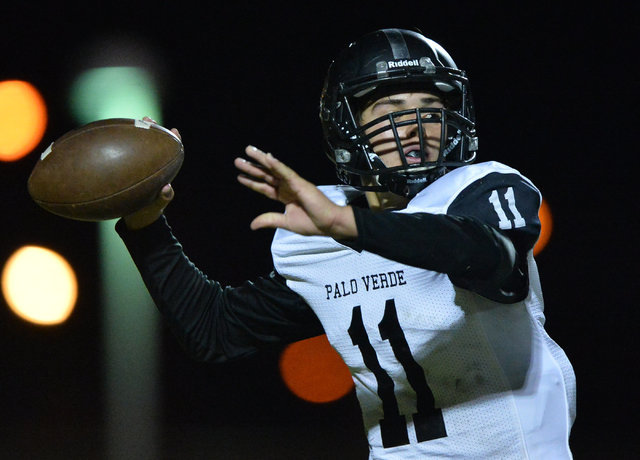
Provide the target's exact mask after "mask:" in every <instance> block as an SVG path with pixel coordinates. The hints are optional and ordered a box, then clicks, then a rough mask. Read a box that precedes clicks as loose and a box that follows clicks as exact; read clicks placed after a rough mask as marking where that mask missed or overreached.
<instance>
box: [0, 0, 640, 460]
mask: <svg viewBox="0 0 640 460" xmlns="http://www.w3.org/2000/svg"><path fill="white" fill-rule="evenodd" d="M61 3H62V2H60V3H58V2H56V4H55V5H53V4H52V5H50V6H42V5H40V4H39V3H38V2H22V3H21V4H20V5H21V6H15V5H14V6H7V5H5V6H3V7H2V8H1V9H0V13H1V15H0V26H1V28H0V38H1V41H0V51H1V52H2V53H1V55H0V56H1V59H2V60H1V61H0V62H1V63H0V80H2V79H23V80H27V81H29V82H31V83H33V84H34V85H35V86H36V87H37V88H39V89H40V91H41V92H42V94H43V96H44V97H45V99H46V101H47V103H48V110H49V124H48V128H47V131H46V133H45V137H44V139H43V141H42V144H41V146H39V147H38V148H37V149H36V151H37V152H39V151H41V150H43V149H44V148H45V147H46V145H48V144H49V143H50V142H51V141H52V140H54V139H55V138H57V137H59V136H60V135H61V134H63V133H64V132H66V131H68V130H70V129H72V128H74V127H75V126H76V124H75V122H74V121H73V120H72V119H71V117H70V115H69V108H68V106H67V101H66V96H67V91H68V89H69V84H70V81H71V80H72V78H73V76H74V72H75V70H74V69H75V67H74V66H75V65H76V64H75V63H77V62H80V61H82V58H83V57H84V55H83V53H84V52H85V50H86V46H87V45H90V44H93V43H97V42H101V41H102V40H105V39H113V38H114V37H118V38H120V39H127V38H131V39H135V40H136V42H137V43H139V44H141V45H140V46H142V47H143V48H145V49H147V50H152V52H153V53H154V54H155V55H156V56H158V60H157V62H156V64H157V68H158V69H159V71H160V72H161V74H162V75H163V81H162V83H163V85H162V90H161V91H162V98H163V101H164V102H163V117H164V124H165V125H167V126H169V127H174V126H175V127H178V128H179V129H180V131H181V133H182V136H183V139H184V143H185V150H186V155H187V157H186V161H185V164H184V167H183V169H182V172H181V174H180V175H179V176H178V178H177V179H176V180H175V181H174V187H175V189H176V191H177V197H176V199H175V200H174V203H173V204H172V205H171V207H170V209H169V210H168V211H167V214H168V217H169V219H170V221H171V223H172V226H173V228H174V231H175V233H176V234H177V235H178V236H179V238H180V239H181V241H182V243H183V244H184V246H185V250H186V252H187V253H188V255H189V256H190V257H191V259H192V260H193V261H194V262H195V263H196V264H197V265H198V266H200V268H202V269H203V270H204V271H205V272H207V273H209V274H210V276H211V277H213V278H215V279H218V280H220V281H221V282H223V283H225V284H226V283H228V284H236V283H239V282H241V281H243V280H245V279H250V278H253V277H255V276H257V275H262V274H265V273H267V272H268V270H269V269H270V264H271V261H270V256H269V252H268V245H269V242H270V238H271V235H272V234H271V232H268V231H262V232H257V233H254V232H251V231H250V230H249V228H248V224H249V222H250V220H251V219H252V218H253V217H254V216H255V215H257V214H258V213H259V212H262V211H264V210H265V209H270V208H277V205H275V204H272V203H270V202H268V201H267V200H266V199H263V198H261V197H259V196H256V195H254V194H252V193H251V192H248V191H245V190H244V189H243V188H241V186H240V185H238V184H236V182H235V172H234V169H233V165H232V160H233V158H234V157H235V156H237V155H239V154H241V153H242V149H243V147H244V146H245V145H246V144H248V143H252V144H254V145H257V146H260V147H262V148H264V149H265V150H269V151H272V152H274V153H277V154H278V155H279V156H280V157H281V158H282V159H283V160H285V161H286V162H287V163H289V164H290V165H291V166H292V167H294V168H295V169H297V170H299V171H301V172H303V173H304V175H305V176H306V177H307V178H308V179H310V180H312V181H314V182H316V183H327V182H333V181H334V174H333V172H332V170H331V167H330V165H329V163H328V162H327V161H326V159H325V158H324V156H323V153H322V151H321V142H320V140H321V137H320V136H321V134H320V128H319V123H318V120H317V102H318V95H319V91H320V87H321V85H322V80H323V78H324V73H325V71H326V68H327V66H328V64H329V62H330V60H331V58H332V56H333V55H334V54H335V53H336V52H337V51H338V50H339V49H340V48H341V47H342V46H343V45H345V44H346V43H348V42H349V41H351V40H353V39H355V38H357V37H358V36H360V35H361V34H363V33H365V32H368V31H370V30H373V29H377V28H381V27H407V28H419V29H420V30H421V31H422V32H424V33H425V35H427V36H429V37H430V38H433V39H435V40H436V41H438V42H440V43H441V44H442V45H443V46H444V47H445V48H446V49H447V50H448V51H449V52H450V53H451V54H452V55H453V57H454V59H455V60H456V62H457V64H458V66H459V67H461V68H464V69H465V70H467V72H468V74H469V76H470V78H471V83H472V90H473V94H474V99H475V103H476V106H477V118H478V130H479V134H480V146H481V150H480V155H481V159H482V160H488V159H495V160H498V161H502V162H505V163H507V164H509V165H511V166H513V167H515V168H516V169H519V170H520V171H522V172H523V173H524V174H525V175H527V176H528V177H529V178H531V179H532V180H533V181H534V182H535V183H536V184H537V185H538V187H539V188H540V189H541V191H542V194H543V196H544V197H545V198H546V199H547V201H548V203H549V205H550V207H551V210H552V212H553V215H554V233H553V235H552V239H551V241H550V243H549V245H548V246H547V248H546V249H545V250H544V251H543V252H542V253H541V254H540V255H539V257H538V264H539V268H540V271H541V278H542V283H543V290H544V293H545V300H546V315H547V330H548V331H549V332H550V334H551V335H552V337H553V338H554V339H555V340H556V341H557V342H558V343H559V344H560V345H561V346H562V347H563V348H564V350H565V351H566V353H567V354H568V356H569V358H570V359H571V360H572V363H573V365H574V367H575V371H576V374H577V379H578V418H577V421H576V424H575V425H574V428H573V432H572V437H571V444H572V448H573V451H574V455H575V457H576V458H594V459H599V458H635V457H636V455H637V452H638V451H640V448H639V447H638V444H639V443H638V441H637V431H638V423H637V410H638V404H637V401H638V398H637V395H636V392H635V390H636V388H635V385H634V383H633V382H634V377H633V376H634V375H636V374H637V371H636V369H635V368H636V367H637V364H636V363H637V351H638V349H637V332H636V331H637V327H638V314H637V305H636V304H637V301H636V300H635V297H634V296H635V294H636V291H637V290H638V287H637V283H636V278H637V272H638V271H637V268H636V267H637V266H636V265H635V263H636V260H637V258H638V251H637V244H636V243H635V242H634V240H633V239H632V238H633V237H634V235H635V236H637V215H638V208H637V204H636V199H637V192H636V189H635V188H634V187H632V184H631V180H632V172H633V169H634V166H635V165H634V163H633V157H634V156H635V155H634V154H635V150H636V149H637V145H636V144H637V140H636V139H635V137H637V136H634V134H635V131H636V130H637V123H638V105H637V103H638V85H637V84H638V75H637V74H634V73H633V72H634V70H633V69H634V67H635V65H636V64H637V60H638V58H637V56H638V52H637V48H638V36H637V24H636V23H637V17H638V16H637V13H638V11H637V8H636V7H633V10H632V7H629V6H624V5H627V3H631V2H611V1H610V2H600V4H598V5H596V6H593V5H591V6H587V5H586V3H585V4H584V5H581V4H580V3H577V2H509V3H513V4H514V5H512V6H508V7H506V6H505V4H506V3H507V2H504V3H505V4H501V3H497V2H496V3H490V2H463V1H447V2H432V1H421V2H418V1H415V2H402V1H393V2H384V3H382V2H380V3H370V2H301V3H300V5H296V6H292V5H286V4H282V5H280V4H278V3H273V2H271V3H269V4H268V5H267V2H256V3H255V4H251V3H246V2H229V4H215V5H209V6H206V7H205V6H200V7H192V6H190V5H189V4H188V2H166V1H157V2H154V3H149V2H146V3H141V2H127V3H120V2H92V3H89V2H87V3H83V4H78V5H77V6H73V7H71V6H62V5H61ZM67 5H70V3H67ZM142 115H144V114H140V116H142ZM632 136H633V137H632ZM632 140H633V141H634V142H633V143H632ZM35 160H36V157H35V156H34V155H31V156H28V157H26V158H24V159H23V160H21V161H19V162H17V163H7V164H0V177H1V178H2V180H1V181H0V193H1V196H2V200H1V201H0V211H1V212H0V222H1V227H0V228H1V229H2V230H0V231H1V235H2V238H1V239H0V260H3V261H4V260H6V258H7V257H8V256H9V255H10V254H11V253H12V252H13V251H14V250H15V249H16V248H17V247H19V246H20V245H22V244H44V245H46V246H48V247H51V248H52V249H55V250H57V251H59V252H61V253H62V254H64V255H65V256H66V257H67V258H68V259H69V260H70V262H71V263H72V265H73V266H74V267H76V268H78V267H80V269H77V274H78V277H79V282H80V298H79V302H78V306H77V308H76V311H75V312H74V314H73V316H72V317H71V318H70V320H69V321H68V322H66V323H64V324H63V325H60V326H56V327H51V328H41V327H36V326H33V325H30V324H27V323H25V322H24V321H22V320H20V319H18V318H17V317H15V316H14V315H13V314H12V313H11V312H10V311H9V310H8V308H7V307H6V306H5V305H4V304H1V305H0V353H1V357H0V457H2V458H102V457H103V456H104V451H105V442H106V441H105V434H104V412H105V407H104V405H105V401H104V399H105V398H104V390H103V385H102V382H103V378H104V375H103V372H104V371H103V363H102V351H103V350H102V343H101V341H100V337H101V326H102V325H101V320H100V318H101V317H102V316H101V314H100V309H101V304H100V295H99V294H100V292H99V282H98V277H99V275H98V263H97V260H96V247H97V227H96V226H95V225H93V224H87V223H80V222H74V221H69V220H64V219H61V218H58V217H56V216H53V215H50V214H47V213H45V212H44V211H41V210H39V209H37V207H36V206H35V205H34V204H33V203H32V202H31V201H30V199H29V197H28V195H27V192H26V185H25V184H26V179H27V177H28V174H29V172H30V170H31V168H32V167H33V165H34V163H35ZM390 244H393V242H390ZM2 302H4V300H2ZM162 356H163V360H162V370H161V382H160V388H161V395H162V403H161V406H162V412H161V420H160V426H161V429H162V437H161V452H162V457H163V458H263V459H264V458H273V459H289V458H290V459H300V458H305V459H321V458H349V459H351V458H354V459H364V458H366V456H367V448H366V442H365V440H364V435H363V428H362V424H361V422H360V413H359V409H358V407H357V403H356V401H355V396H354V395H353V394H350V395H349V396H347V397H346V398H344V399H342V400H340V401H337V402H335V403H331V404H327V405H314V404H310V403H305V402H303V401H301V400H298V399H297V398H295V397H294V396H292V395H291V394H290V393H289V392H288V391H287V390H286V388H285V387H284V385H283V384H282V382H281V381H280V378H279V375H278V369H277V359H278V353H277V352H273V353H267V354H265V355H261V356H259V357H256V358H252V359H251V360H249V361H248V362H245V363H237V364H232V365H225V366H221V367H212V366H208V365H203V364H199V363H194V362H192V361H189V360H188V358H186V357H185V355H183V354H182V351H181V349H180V348H179V346H178V345H177V344H176V342H175V341H174V340H173V338H172V337H171V336H170V335H169V333H168V332H167V331H166V330H163V341H162ZM634 453H635V455H634Z"/></svg>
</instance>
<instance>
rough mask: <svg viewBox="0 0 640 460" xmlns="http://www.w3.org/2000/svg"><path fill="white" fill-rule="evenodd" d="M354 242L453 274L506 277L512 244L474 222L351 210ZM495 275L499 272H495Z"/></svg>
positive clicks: (510, 260) (430, 268) (390, 257)
mask: <svg viewBox="0 0 640 460" xmlns="http://www.w3.org/2000/svg"><path fill="white" fill-rule="evenodd" d="M354 214H355V220H356V222H357V226H358V239H357V244H358V245H359V246H360V247H361V248H362V249H365V250H367V251H369V252H374V253H376V254H379V255H381V256H383V257H386V258H388V259H391V260H396V261H398V262H401V263H405V264H408V265H413V266H416V267H420V268H425V269H427V270H433V271H437V272H441V273H446V274H448V275H453V276H465V277H472V278H488V277H492V276H498V277H502V276H506V275H507V274H508V271H509V270H510V269H511V268H513V263H514V252H513V246H512V245H511V243H510V241H509V240H508V239H507V238H504V237H501V236H499V235H498V234H497V233H496V232H495V231H493V230H492V229H490V228H489V227H488V226H486V225H484V224H482V223H481V222H479V221H477V220H475V219H470V218H469V219H467V218H459V217H454V216H448V215H444V214H442V215H441V214H438V215H436V214H427V213H419V214H402V213H393V212H380V213H373V212H371V211H369V210H367V209H360V208H355V209H354ZM498 272H500V273H498Z"/></svg>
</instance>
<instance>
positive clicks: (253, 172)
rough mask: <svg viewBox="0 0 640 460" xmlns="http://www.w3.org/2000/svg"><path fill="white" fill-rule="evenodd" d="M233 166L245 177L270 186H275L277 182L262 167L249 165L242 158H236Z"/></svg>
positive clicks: (253, 164)
mask: <svg viewBox="0 0 640 460" xmlns="http://www.w3.org/2000/svg"><path fill="white" fill-rule="evenodd" d="M233 164H234V165H235V167H236V168H237V169H238V170H239V171H240V172H242V173H243V174H245V175H247V176H251V177H253V178H254V179H259V180H262V181H264V182H267V183H268V184H271V185H275V184H276V182H277V181H276V179H275V178H274V177H273V176H272V175H271V174H269V173H268V172H267V171H266V170H265V169H264V167H262V166H260V165H257V164H255V163H251V162H250V161H247V160H245V159H244V158H236V159H235V160H234V162H233Z"/></svg>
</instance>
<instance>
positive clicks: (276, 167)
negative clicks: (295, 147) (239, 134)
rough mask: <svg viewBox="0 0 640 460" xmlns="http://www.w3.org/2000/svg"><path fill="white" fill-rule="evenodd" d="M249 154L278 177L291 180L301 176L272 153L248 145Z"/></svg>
mask: <svg viewBox="0 0 640 460" xmlns="http://www.w3.org/2000/svg"><path fill="white" fill-rule="evenodd" d="M245 152H246V154H247V156H248V157H249V158H251V159H253V160H255V161H256V162H257V163H259V164H260V165H261V166H263V167H265V168H266V169H267V170H268V171H269V172H270V173H271V174H273V175H274V176H276V177H280V178H283V179H287V180H290V179H292V178H296V177H299V176H298V174H297V173H296V172H295V171H294V170H293V169H291V168H289V167H288V166H287V165H285V164H284V163H283V162H281V161H280V160H278V159H277V158H276V157H274V156H273V155H272V154H271V153H265V152H263V151H262V150H260V149H259V148H257V147H254V146H253V145H249V146H247V148H246V149H245Z"/></svg>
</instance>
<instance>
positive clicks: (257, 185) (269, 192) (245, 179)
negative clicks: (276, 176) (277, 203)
mask: <svg viewBox="0 0 640 460" xmlns="http://www.w3.org/2000/svg"><path fill="white" fill-rule="evenodd" d="M237 179H238V182H240V183H241V184H242V185H244V186H245V187H247V188H249V189H251V190H253V191H254V192H258V193H261V194H262V195H264V196H266V197H267V198H271V199H272V200H277V199H278V196H277V193H276V191H275V189H274V188H273V186H272V185H270V184H267V183H266V182H260V181H256V180H255V179H254V178H252V177H249V176H245V175H243V174H239V175H238V177H237Z"/></svg>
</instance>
